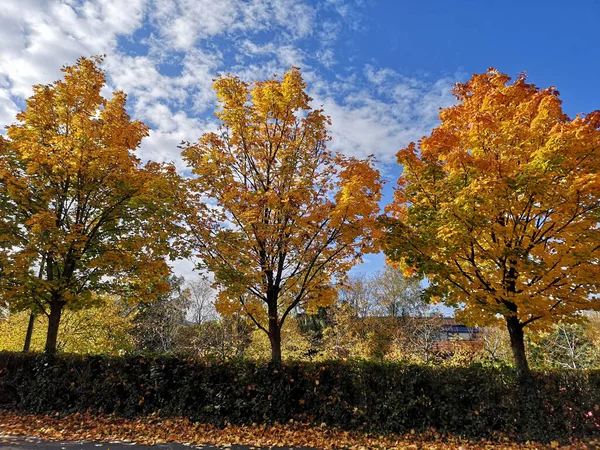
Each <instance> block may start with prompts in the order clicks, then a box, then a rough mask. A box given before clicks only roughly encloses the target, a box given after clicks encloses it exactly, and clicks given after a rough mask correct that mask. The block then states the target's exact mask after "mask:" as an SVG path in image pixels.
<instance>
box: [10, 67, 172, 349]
mask: <svg viewBox="0 0 600 450" xmlns="http://www.w3.org/2000/svg"><path fill="white" fill-rule="evenodd" d="M99 63H100V59H99V58H91V59H88V58H81V59H79V60H78V62H77V64H75V65H73V66H68V67H65V68H64V69H63V73H64V74H65V77H64V80H60V81H56V82H54V83H52V84H49V85H37V86H34V93H33V96H32V97H30V98H29V99H28V100H27V107H26V109H25V111H23V112H22V113H20V114H18V115H17V119H18V123H17V124H15V125H11V126H9V127H8V128H7V138H2V137H0V201H1V202H2V204H3V205H2V206H3V211H2V213H1V214H0V220H2V225H1V226H2V228H3V229H4V230H6V231H7V234H2V238H1V239H0V241H1V242H0V246H1V247H2V248H3V253H4V255H3V258H2V263H0V265H1V266H2V268H1V270H2V277H1V278H0V298H2V299H3V300H2V301H3V302H4V303H6V304H8V306H9V307H10V308H11V310H13V311H18V310H32V311H33V312H34V313H43V314H45V315H47V317H48V319H49V320H48V331H47V338H46V346H45V350H46V352H49V353H53V352H55V351H56V349H57V342H58V331H59V328H60V321H61V317H62V315H63V312H64V310H65V309H70V310H77V309H80V308H86V307H89V306H90V305H93V304H94V302H95V300H94V299H95V298H96V295H97V294H102V293H106V292H110V293H113V294H115V295H119V296H120V297H127V298H135V297H136V296H137V295H138V294H139V293H141V292H142V293H143V295H145V296H146V297H148V296H151V295H159V294H161V293H163V292H164V291H165V289H168V285H166V284H165V283H163V282H161V281H160V280H161V279H162V278H164V277H165V276H166V275H167V274H168V273H169V268H168V266H167V263H166V261H165V257H166V256H167V255H168V254H169V253H170V252H171V251H172V250H171V248H170V245H169V237H170V234H169V228H168V226H167V225H168V224H161V225H160V226H159V223H158V222H159V218H161V217H169V216H171V214H170V213H169V212H168V206H169V202H168V199H169V198H170V194H171V192H173V191H174V190H176V187H177V186H178V178H177V175H176V172H175V169H174V167H172V166H167V165H159V164H156V163H147V164H146V165H145V166H142V164H141V163H140V160H139V159H138V158H136V157H135V156H134V153H133V152H134V151H135V150H136V148H137V147H138V146H139V144H140V141H141V140H142V138H143V137H144V136H146V135H147V134H148V127H147V126H146V125H144V124H143V123H141V122H139V121H132V120H131V119H130V118H129V116H128V115H127V113H126V109H125V103H126V96H125V94H124V93H123V92H120V91H119V92H115V93H114V94H113V96H112V98H111V99H110V100H107V99H105V98H103V97H102V95H101V90H102V89H103V87H104V85H105V76H104V73H103V72H102V70H101V69H100V68H99ZM11 221H12V224H11ZM7 223H8V226H7ZM7 242H9V243H10V245H7V244H6V243H7Z"/></svg>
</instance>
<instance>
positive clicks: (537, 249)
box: [384, 69, 600, 371]
mask: <svg viewBox="0 0 600 450" xmlns="http://www.w3.org/2000/svg"><path fill="white" fill-rule="evenodd" d="M509 81H510V78H509V77H508V76H507V75H504V74H501V73H499V72H497V71H496V70H493V69H490V70H489V71H488V72H487V73H483V74H479V75H474V76H473V77H472V78H471V80H469V81H468V82H466V83H459V84H457V85H456V87H455V89H454V93H455V95H456V98H457V99H458V104H457V105H455V106H452V107H449V108H445V109H443V110H442V111H441V113H440V120H441V124H440V125H439V126H438V127H437V128H435V129H434V130H433V131H432V133H431V135H429V136H427V137H424V138H423V139H422V140H421V141H420V142H419V145H418V147H417V146H416V145H415V144H414V143H413V144H410V145H409V146H408V147H407V148H405V149H403V150H400V151H399V152H398V154H397V156H398V163H399V164H401V165H402V167H403V170H402V175H401V177H400V179H399V181H398V189H397V190H396V193H395V198H394V202H393V203H392V204H391V205H389V206H388V209H387V211H388V212H389V218H388V219H387V220H386V225H387V232H386V236H385V239H384V240H385V252H386V254H387V256H388V257H389V258H390V259H392V260H394V261H399V262H400V263H401V264H402V266H403V267H404V269H405V272H407V273H419V274H422V275H426V276H427V277H428V278H429V280H430V282H431V285H430V287H429V289H428V292H429V295H431V296H433V297H438V298H443V299H444V300H445V301H446V303H447V304H449V305H452V306H457V307H459V308H460V309H461V310H462V315H463V317H467V318H469V319H470V320H471V321H472V322H477V323H479V324H483V323H489V322H491V321H496V320H498V318H500V317H502V318H503V319H504V320H505V322H506V324H507V326H508V329H509V332H510V335H511V343H512V348H513V353H514V356H515V358H516V361H517V363H518V365H519V367H520V368H521V369H522V370H524V371H527V360H526V357H525V353H524V347H523V327H525V326H538V327H544V326H549V325H551V324H553V323H555V322H556V321H558V320H559V319H566V320H573V319H574V318H576V316H575V315H574V313H575V312H576V311H579V310H584V309H600V301H599V300H598V294H599V292H600V289H599V288H600V261H599V258H600V228H599V226H598V224H599V219H600V129H599V127H600V111H594V112H592V113H590V114H587V115H578V116H577V117H575V118H574V119H570V118H569V117H567V115H566V114H565V113H564V112H563V111H562V108H561V101H560V99H559V97H558V91H557V90H556V89H555V88H553V87H551V88H547V89H540V88H538V87H536V86H535V85H533V84H530V83H527V81H526V79H525V76H524V75H519V76H518V77H517V78H516V80H514V82H512V83H510V82H509Z"/></svg>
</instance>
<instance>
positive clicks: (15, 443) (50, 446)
mask: <svg viewBox="0 0 600 450" xmlns="http://www.w3.org/2000/svg"><path fill="white" fill-rule="evenodd" d="M223 448H226V449H227V450H267V447H248V446H246V445H231V446H228V447H215V446H213V445H200V446H192V445H183V444H158V445H151V446H149V445H137V444H135V443H114V444H113V443H107V442H102V443H100V442H66V441H65V442H62V441H45V440H43V439H38V438H34V437H12V436H2V437H0V450H9V449H10V450H190V449H201V450H219V449H223ZM270 448H277V449H279V450H315V449H309V448H307V447H270Z"/></svg>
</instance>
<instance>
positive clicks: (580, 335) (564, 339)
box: [536, 322, 599, 369]
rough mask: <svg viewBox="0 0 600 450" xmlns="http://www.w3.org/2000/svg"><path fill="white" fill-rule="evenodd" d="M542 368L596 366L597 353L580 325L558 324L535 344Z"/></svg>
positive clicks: (582, 325) (583, 326) (584, 328)
mask: <svg viewBox="0 0 600 450" xmlns="http://www.w3.org/2000/svg"><path fill="white" fill-rule="evenodd" d="M536 347H537V350H538V360H539V363H541V364H542V365H544V366H550V367H562V368H568V369H581V368H586V367H591V366H594V365H595V364H597V357H598V355H599V353H598V352H597V350H596V349H595V348H594V345H593V342H592V341H591V340H590V339H589V336H588V334H587V333H586V327H585V325H584V324H581V323H562V322H561V323H558V324H556V325H555V326H554V327H553V328H552V330H551V331H550V332H549V333H546V334H545V335H543V336H542V338H541V339H539V342H537V345H536Z"/></svg>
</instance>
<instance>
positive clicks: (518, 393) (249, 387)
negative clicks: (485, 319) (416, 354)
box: [0, 353, 600, 440]
mask: <svg viewBox="0 0 600 450" xmlns="http://www.w3.org/2000/svg"><path fill="white" fill-rule="evenodd" d="M599 403H600V372H598V371H566V370H562V371H559V370H557V371H547V372H535V373H534V374H533V377H532V379H531V380H530V382H528V383H526V384H519V383H518V377H517V374H516V372H514V371H513V370H512V369H509V368H492V367H485V366H472V367H463V368H461V367H434V366H415V365H401V364H397V363H387V362H369V361H352V362H332V363H309V364H306V363H303V364H292V365H283V366H272V365H266V364H264V365H261V364H258V363H255V362H249V361H233V362H227V363H216V362H206V361H199V360H193V359H178V358H175V357H158V356H157V357H151V358H148V357H133V356H126V357H107V356H81V355H68V356H67V355H64V356H54V357H51V356H46V355H41V354H28V355H25V354H19V353H0V408H2V409H7V410H12V411H22V412H33V413H51V412H52V413H55V412H58V413H65V414H66V413H74V412H84V411H88V410H90V411H93V412H99V413H109V414H117V415H121V416H125V417H136V416H143V415H148V414H153V413H154V414H159V415H161V416H164V417H172V416H184V417H188V418H190V419H192V420H196V421H201V422H205V423H211V424H215V425H224V424H226V423H232V424H252V423H274V422H279V423H283V422H287V421H289V420H290V419H293V420H294V421H301V422H310V423H315V424H321V423H326V424H327V425H330V426H336V427H340V428H343V429H360V430H365V431H373V432H382V433H390V432H396V433H404V432H410V430H415V431H417V432H419V431H425V430H427V429H430V428H435V429H436V430H437V431H439V432H449V433H453V434H457V435H461V436H464V437H490V436H493V435H495V434H497V433H502V434H506V435H508V436H510V437H512V438H517V439H538V440H551V439H560V438H565V439H566V438H568V437H571V436H586V435H593V434H598V433H599V432H600V411H599V409H600V407H599V406H598V404H599Z"/></svg>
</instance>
